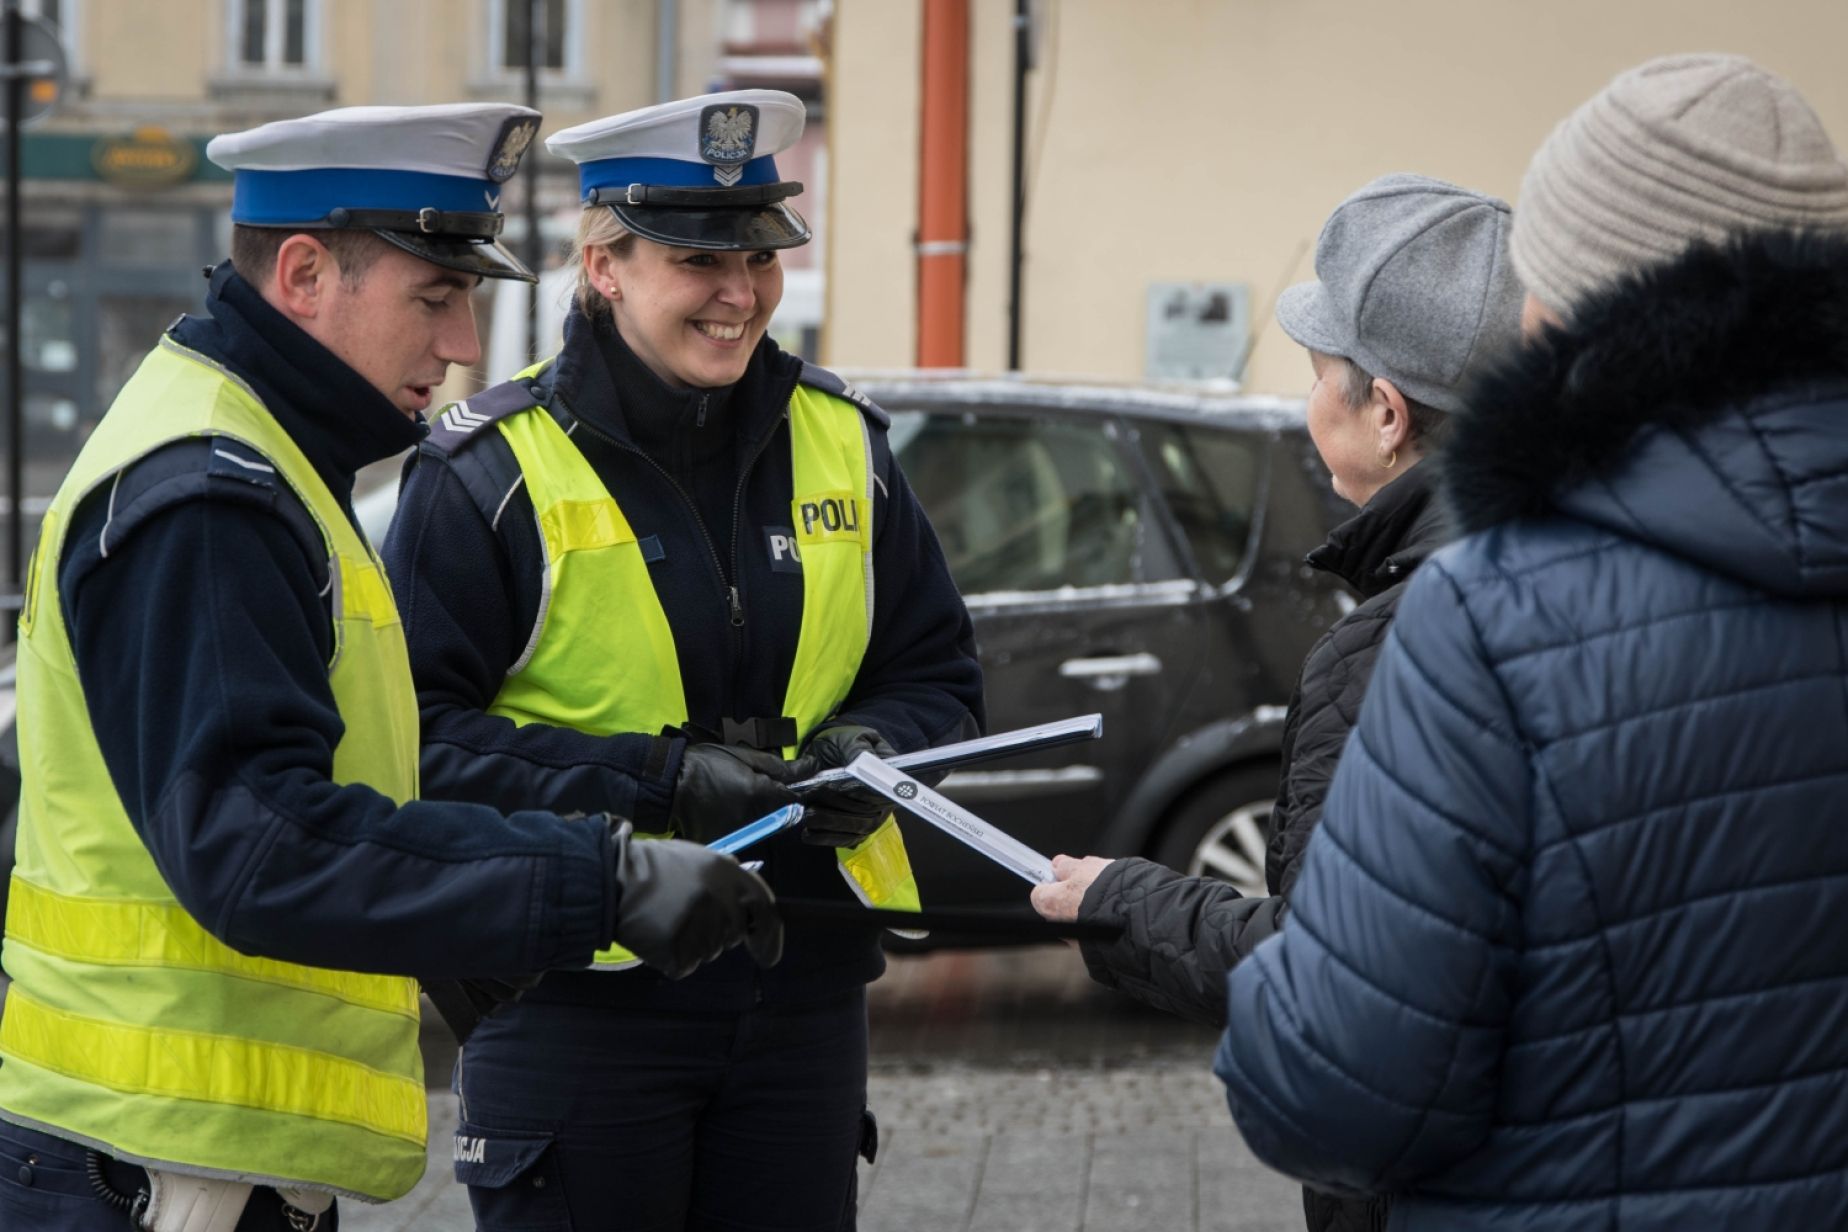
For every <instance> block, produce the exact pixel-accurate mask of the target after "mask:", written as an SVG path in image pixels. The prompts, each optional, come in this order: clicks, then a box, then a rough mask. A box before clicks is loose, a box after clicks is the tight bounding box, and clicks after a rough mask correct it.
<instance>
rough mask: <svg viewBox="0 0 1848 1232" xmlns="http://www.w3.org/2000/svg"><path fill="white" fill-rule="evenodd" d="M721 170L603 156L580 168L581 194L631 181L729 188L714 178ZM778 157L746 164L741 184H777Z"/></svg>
mask: <svg viewBox="0 0 1848 1232" xmlns="http://www.w3.org/2000/svg"><path fill="white" fill-rule="evenodd" d="M715 170H717V168H715V167H714V166H713V165H712V164H711V163H689V162H683V161H682V160H680V159H678V158H603V159H599V160H597V161H596V162H590V163H583V164H581V165H580V166H579V167H578V187H579V189H581V190H582V191H581V192H580V194H579V195H580V196H585V197H588V196H589V195H590V190H591V189H593V188H627V187H628V186H629V185H631V184H656V185H659V186H660V187H662V188H729V187H735V186H734V185H727V184H721V183H719V182H718V181H717V180H715V179H713V178H712V173H713V172H714V171H715ZM776 179H777V177H776V159H774V158H772V157H771V156H770V155H768V154H766V155H764V156H763V157H762V158H753V159H752V160H751V161H750V162H748V163H746V164H744V174H743V175H741V176H739V177H738V184H774V183H776Z"/></svg>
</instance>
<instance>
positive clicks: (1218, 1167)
mask: <svg viewBox="0 0 1848 1232" xmlns="http://www.w3.org/2000/svg"><path fill="white" fill-rule="evenodd" d="M1194 1160H1195V1165H1194V1174H1195V1176H1196V1177H1197V1178H1198V1193H1199V1211H1200V1218H1199V1225H1198V1226H1199V1229H1200V1232H1299V1230H1300V1229H1301V1228H1302V1226H1303V1214H1302V1210H1303V1206H1302V1202H1303V1199H1302V1190H1301V1188H1299V1187H1298V1186H1297V1184H1296V1182H1295V1181H1292V1180H1291V1179H1290V1178H1289V1177H1287V1176H1283V1175H1281V1174H1279V1173H1276V1172H1272V1171H1271V1170H1270V1169H1269V1168H1266V1167H1265V1166H1264V1165H1263V1164H1261V1163H1259V1162H1258V1161H1257V1159H1256V1158H1255V1157H1254V1156H1253V1155H1252V1153H1251V1151H1250V1150H1249V1149H1248V1148H1247V1147H1246V1146H1245V1143H1244V1140H1243V1139H1242V1138H1240V1137H1239V1136H1238V1131H1237V1130H1236V1129H1233V1128H1232V1127H1231V1126H1230V1125H1226V1126H1224V1127H1222V1128H1219V1129H1203V1130H1201V1131H1200V1132H1199V1133H1197V1134H1195V1135H1194Z"/></svg>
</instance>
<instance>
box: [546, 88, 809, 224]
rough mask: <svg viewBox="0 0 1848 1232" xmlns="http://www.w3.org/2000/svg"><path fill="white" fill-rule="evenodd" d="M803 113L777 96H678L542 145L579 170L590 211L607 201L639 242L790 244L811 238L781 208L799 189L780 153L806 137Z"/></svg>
mask: <svg viewBox="0 0 1848 1232" xmlns="http://www.w3.org/2000/svg"><path fill="white" fill-rule="evenodd" d="M806 119H807V109H806V108H805V107H804V106H803V105H802V100H801V99H799V98H797V97H796V96H795V95H793V94H787V93H785V92H783V91H782V90H732V91H729V92H727V93H724V94H704V95H700V96H698V97H696V98H683V99H679V100H677V101H675V102H671V103H662V104H660V105H659V106H655V107H644V108H642V109H641V110H639V111H625V112H624V113H622V114H621V115H615V116H607V117H605V118H604V119H601V120H592V121H591V122H590V123H588V124H580V125H578V126H577V127H576V128H567V129H565V130H564V131H563V132H559V133H554V134H553V135H552V136H551V137H550V138H549V139H547V141H546V143H545V148H546V149H548V150H550V151H551V152H552V153H554V154H557V155H559V156H560V157H561V158H568V159H570V160H571V161H572V162H574V163H576V164H577V165H578V185H579V188H580V190H581V194H582V196H583V200H584V204H585V206H586V207H590V206H598V205H605V206H608V207H609V208H610V209H611V210H613V211H614V212H615V214H616V217H617V218H618V219H619V220H620V221H621V222H622V224H623V225H624V226H625V227H627V228H628V229H629V230H631V231H633V232H635V233H636V234H637V235H640V236H642V237H643V238H645V239H651V240H655V241H656V242H658V243H662V244H678V245H681V246H683V247H687V248H713V249H751V250H756V249H763V248H794V247H795V246H796V245H798V244H806V243H808V240H809V229H808V224H807V223H806V222H804V221H803V220H802V215H800V214H798V213H796V211H795V210H794V209H792V208H791V207H789V206H788V205H786V204H784V202H785V200H786V199H787V198H789V197H793V196H795V195H796V194H797V193H800V192H801V191H802V185H801V184H799V183H796V182H794V181H789V180H783V179H781V178H779V177H778V175H777V170H776V155H778V154H780V153H782V152H783V151H784V150H787V149H788V148H789V147H790V146H792V145H794V144H795V143H796V142H797V141H798V140H800V139H801V137H802V126H803V123H804V122H805V120H806Z"/></svg>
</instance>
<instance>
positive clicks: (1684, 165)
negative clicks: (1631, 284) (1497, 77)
mask: <svg viewBox="0 0 1848 1232" xmlns="http://www.w3.org/2000/svg"><path fill="white" fill-rule="evenodd" d="M1770 228H1821V229H1834V230H1843V229H1848V166H1845V165H1844V164H1843V163H1842V160H1841V158H1840V157H1839V156H1838V155H1837V154H1836V152H1835V146H1834V145H1833V144H1832V143H1831V142H1830V140H1829V135H1828V134H1827V133H1826V132H1824V131H1823V128H1822V121H1820V120H1819V119H1817V118H1816V113H1815V112H1814V111H1812V110H1810V106H1809V104H1808V103H1806V102H1804V101H1803V96H1802V95H1800V94H1798V93H1797V91H1796V89H1795V88H1794V87H1793V86H1791V84H1790V83H1789V82H1787V81H1785V80H1784V79H1783V78H1781V77H1777V76H1774V75H1772V74H1771V73H1767V72H1766V71H1765V70H1764V69H1761V68H1759V67H1758V66H1757V65H1755V64H1753V63H1752V62H1751V61H1750V60H1747V59H1745V58H1744V57H1743V56H1726V55H1687V56H1666V57H1664V58H1662V59H1660V60H1651V61H1650V62H1649V63H1647V64H1644V65H1641V66H1639V67H1637V68H1633V69H1631V70H1629V71H1628V72H1626V73H1623V74H1621V75H1620V76H1619V77H1618V78H1617V79H1616V80H1615V81H1613V82H1611V84H1610V85H1608V86H1606V87H1605V88H1604V89H1603V90H1601V91H1600V92H1599V93H1598V94H1597V95H1596V96H1594V97H1593V98H1592V99H1591V101H1589V102H1587V103H1586V104H1584V105H1583V106H1582V107H1580V108H1579V109H1578V110H1577V111H1574V112H1573V113H1572V114H1571V115H1569V116H1567V117H1566V119H1565V120H1564V121H1563V122H1562V123H1561V124H1560V125H1559V127H1557V128H1555V129H1554V130H1553V133H1552V135H1551V136H1549V137H1548V138H1547V139H1546V142H1545V144H1543V145H1542V146H1541V147H1540V150H1539V152H1538V153H1536V154H1535V155H1534V160H1533V162H1532V164H1531V165H1529V167H1528V168H1527V178H1526V180H1524V181H1523V182H1522V184H1521V198H1520V201H1519V202H1518V203H1517V204H1516V207H1515V211H1514V228H1513V231H1512V233H1511V235H1510V237H1509V246H1510V255H1511V257H1512V259H1513V261H1514V270H1515V273H1516V275H1517V276H1519V278H1520V279H1521V282H1522V284H1523V285H1524V286H1525V287H1526V288H1527V290H1528V291H1530V292H1532V293H1533V294H1534V295H1535V296H1536V297H1537V298H1538V299H1539V300H1540V301H1541V302H1542V303H1543V304H1545V305H1546V306H1547V307H1549V308H1551V309H1553V311H1555V312H1557V313H1559V314H1561V315H1562V316H1570V315H1571V312H1572V309H1573V307H1574V305H1576V304H1577V303H1579V302H1580V301H1581V300H1583V299H1584V298H1585V297H1586V296H1587V295H1589V294H1591V293H1592V292H1594V291H1596V290H1598V289H1599V288H1601V287H1604V286H1607V285H1609V284H1610V283H1612V282H1614V281H1616V280H1617V279H1619V278H1621V277H1623V276H1624V275H1626V274H1629V273H1632V272H1634V271H1635V270H1637V269H1639V268H1641V267H1643V266H1647V265H1653V264H1656V263H1658V262H1661V261H1666V260H1669V259H1671V258H1673V257H1676V256H1678V255H1680V254H1681V253H1682V252H1683V251H1685V250H1686V249H1687V248H1688V247H1689V246H1690V245H1692V244H1694V243H1696V242H1697V241H1700V240H1717V239H1721V238H1723V237H1725V236H1727V235H1730V234H1737V233H1739V232H1742V231H1751V230H1758V229H1770Z"/></svg>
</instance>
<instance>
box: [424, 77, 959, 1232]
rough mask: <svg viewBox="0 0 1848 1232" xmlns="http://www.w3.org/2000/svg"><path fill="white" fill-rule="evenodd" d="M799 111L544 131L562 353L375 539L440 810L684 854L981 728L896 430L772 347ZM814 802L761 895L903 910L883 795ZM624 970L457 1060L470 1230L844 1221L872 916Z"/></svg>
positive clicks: (771, 106)
mask: <svg viewBox="0 0 1848 1232" xmlns="http://www.w3.org/2000/svg"><path fill="white" fill-rule="evenodd" d="M803 118H804V116H803V108H802V104H801V102H800V101H799V100H797V99H796V98H794V97H793V96H791V95H788V94H784V93H781V92H778V91H766V90H748V91H739V92H734V93H729V94H722V95H711V96H707V97H703V98H693V99H686V100H682V101H679V102H674V103H667V104H663V105H661V106H658V107H651V108H647V109H645V110H641V111H636V112H630V113H628V114H625V115H620V116H615V117H612V118H609V119H605V120H599V121H596V122H594V123H591V124H586V125H582V126H580V127H578V128H575V129H571V130H568V131H566V132H562V133H559V134H557V135H556V136H554V137H553V138H552V139H551V141H550V142H549V143H548V147H549V148H550V149H551V150H552V151H553V152H554V153H557V154H561V155H564V156H566V157H569V158H571V159H572V160H573V161H575V162H577V163H578V164H579V168H580V175H581V182H582V189H583V195H584V200H585V213H584V216H583V220H582V224H581V226H580V229H579V236H578V245H577V251H578V257H579V260H580V277H579V282H578V288H577V294H576V300H575V303H574V305H573V307H572V310H571V313H570V315H569V319H568V321H567V323H566V328H565V343H564V347H563V349H562V350H561V351H560V353H559V354H558V356H557V357H556V358H555V359H554V360H551V361H548V362H546V363H543V364H540V365H537V366H536V367H535V368H533V369H531V370H529V371H527V372H525V373H522V374H520V376H519V377H518V378H516V379H515V380H514V381H511V382H509V383H507V384H504V385H501V386H496V387H494V388H492V389H489V390H487V391H485V392H484V393H482V394H481V395H478V396H477V397H475V398H471V399H469V400H468V401H467V402H466V403H460V404H457V405H456V406H454V407H451V408H449V409H448V410H446V411H445V412H444V413H442V414H441V415H439V416H438V417H437V420H436V423H435V425H434V430H433V432H432V434H431V438H430V441H429V442H428V443H427V444H426V445H425V446H424V447H423V448H422V450H421V451H420V455H419V457H418V459H417V461H416V463H415V465H414V466H413V468H412V469H411V471H410V473H409V475H408V478H407V480H406V483H405V487H404V492H403V497H402V502H401V505H400V509H399V513H398V519H397V522H396V523H395V524H394V526H393V528H392V534H391V538H390V540H389V542H388V546H387V559H388V565H389V568H390V570H391V573H392V578H393V582H394V584H395V585H396V586H397V587H398V591H399V594H400V595H402V596H404V604H405V617H406V623H407V626H408V631H409V637H410V642H411V658H412V667H413V671H414V673H415V675H416V678H417V685H418V691H419V697H420V700H421V703H422V707H423V721H424V754H423V771H424V782H425V788H426V790H427V791H428V792H430V793H431V794H434V795H446V796H456V797H462V798H467V799H474V800H481V801H500V802H508V801H518V802H520V803H521V804H523V805H526V806H528V807H532V806H535V805H540V804H543V805H545V806H547V807H553V808H557V809H561V810H571V809H583V810H585V811H592V810H615V811H618V812H622V813H625V814H626V815H629V816H632V817H634V818H635V820H636V828H637V829H638V831H652V832H654V833H673V834H676V835H679V836H681V837H685V838H693V839H698V840H701V841H709V840H711V839H713V838H716V837H718V836H719V835H721V834H724V833H726V832H728V831H730V830H732V829H735V828H736V827H738V826H740V825H742V824H744V823H745V822H747V821H749V820H751V819H753V818H755V817H757V816H759V815H761V814H763V813H765V812H767V811H769V810H770V809H772V808H775V807H777V806H779V805H781V804H783V803H786V802H788V801H790V800H792V799H793V798H794V797H793V796H792V795H791V794H790V793H789V791H788V789H787V787H786V786H785V783H786V782H788V781H791V780H792V779H793V778H794V777H796V776H797V775H800V774H806V773H808V772H809V771H810V770H812V769H813V768H816V767H818V766H826V765H837V764H844V763H845V762H846V761H849V760H851V759H852V757H853V756H855V755H856V754H857V753H859V752H860V751H862V750H866V749H872V750H875V751H889V750H890V749H892V748H898V749H909V748H920V747H924V746H926V745H929V744H932V743H940V742H942V741H945V740H949V739H956V738H962V737H964V736H966V735H970V734H973V732H974V731H975V730H976V729H977V728H978V726H979V722H980V715H981V676H980V669H979V667H978V666H977V664H976V661H975V657H974V651H973V638H972V632H971V628H970V624H969V618H968V614H967V612H966V611H965V610H964V608H963V605H962V601H961V599H960V598H959V597H958V595H957V594H956V591H955V589H954V586H953V585H952V583H951V581H950V578H949V574H948V572H947V570H946V568H945V565H944V561H943V557H942V554H941V552H940V550H939V548H938V546H937V542H936V538H935V536H934V535H933V533H932V532H931V529H930V526H929V523H928V522H927V521H926V520H925V517H924V514H923V512H922V511H921V510H920V509H919V507H918V505H917V502H916V500H915V498H914V497H913V496H912V493H911V491H910V488H909V487H908V486H907V484H906V482H905V479H904V476H903V475H902V474H901V473H900V471H899V469H898V467H897V465H896V464H895V463H894V461H893V460H892V457H891V454H890V451H889V448H888V445H887V442H886V437H885V426H886V418H885V416H884V414H883V413H882V412H881V411H879V410H878V409H877V408H876V407H873V406H872V405H871V404H870V403H868V402H867V401H866V400H865V399H864V398H863V397H861V396H860V395H859V394H857V393H856V392H855V391H853V390H851V389H850V388H849V387H847V386H846V385H844V384H843V383H842V382H841V381H840V380H839V378H837V377H835V376H833V375H832V374H830V373H827V372H824V371H821V370H820V369H816V368H813V367H811V366H809V365H806V364H804V363H802V362H801V361H800V360H798V359H795V358H793V357H791V356H789V355H786V354H784V353H783V352H782V351H780V350H779V349H778V348H777V346H776V344H775V343H773V342H772V341H771V340H770V339H769V338H768V337H767V335H766V329H767V326H768V325H769V322H770V317H771V314H772V313H773V312H774V311H775V310H776V307H777V303H778V300H779V299H780V298H781V295H782V284H783V276H782V268H781V265H780V263H779V261H778V256H777V250H779V249H782V248H789V247H793V246H795V245H799V244H802V243H805V242H807V240H808V238H809V231H808V228H807V226H806V224H805V223H804V222H803V220H802V218H801V216H800V215H798V214H797V213H796V211H795V210H793V209H792V208H790V207H789V205H787V204H786V199H787V198H789V197H791V196H793V195H795V194H796V193H798V192H800V191H801V185H800V184H796V183H790V182H785V181H782V180H780V179H779V178H778V176H777V172H776V167H775V162H774V158H773V156H774V155H775V154H776V153H777V152H778V151H781V150H784V149H787V148H788V147H789V146H790V145H792V144H794V143H795V141H796V140H797V139H798V138H799V137H800V136H801V132H802V125H803ZM798 755H800V760H797V761H795V762H793V764H791V763H786V760H785V759H789V758H797V757H798ZM804 803H805V804H807V805H809V806H810V813H809V815H808V817H807V819H806V820H805V822H804V825H803V830H802V833H801V834H800V835H797V834H788V835H785V836H783V837H781V838H779V839H777V840H774V841H772V842H770V843H768V844H766V845H765V846H764V847H762V848H761V849H760V851H761V856H762V858H763V860H764V863H765V875H766V877H767V878H768V879H769V880H770V881H771V883H772V885H773V886H775V887H776V888H777V889H778V890H779V891H780V892H781V893H782V894H784V895H797V896H800V895H816V894H830V895H833V896H837V897H844V896H845V895H846V894H847V892H848V890H849V889H852V890H853V891H854V892H855V893H857V894H858V896H859V897H860V898H861V899H862V900H864V901H868V902H872V903H875V904H881V905H893V906H905V905H911V906H915V905H916V903H917V894H916V887H915V884H914V883H913V882H912V880H911V877H910V871H909V867H908V865H907V864H906V861H905V857H904V850H903V844H902V843H901V842H900V841H899V839H898V833H897V828H896V826H895V825H894V824H892V823H891V822H890V821H889V820H888V818H887V817H886V814H885V810H884V809H883V808H882V807H880V806H878V805H877V804H876V803H875V802H873V801H871V800H870V799H868V798H866V797H863V796H858V795H855V794H850V793H837V794H834V795H832V796H831V797H828V798H824V799H820V800H817V799H813V798H805V800H804ZM628 957H629V956H628V955H627V954H626V953H624V952H621V951H607V952H605V953H604V954H601V955H599V964H598V965H599V966H600V967H605V968H617V970H613V971H612V970H599V971H585V972H581V973H568V974H566V973H561V974H559V975H558V976H556V977H555V978H550V979H548V980H547V981H546V982H545V983H544V984H543V985H541V986H540V987H538V988H537V989H535V990H533V991H532V992H531V993H529V994H528V995H527V996H526V998H525V999H524V1000H523V1001H521V1002H520V1003H519V1004H518V1005H516V1006H512V1007H509V1008H508V1010H507V1011H506V1012H505V1013H503V1014H501V1015H498V1016H496V1017H494V1018H492V1019H490V1020H489V1021H487V1022H486V1023H484V1024H483V1025H482V1026H481V1028H480V1030H479V1031H478V1032H477V1033H476V1034H475V1035H474V1037H473V1038H472V1039H471V1040H470V1042H469V1043H468V1046H467V1048H466V1050H465V1053H464V1059H463V1061H462V1062H461V1064H460V1066H459V1073H458V1087H459V1090H460V1093H461V1097H462V1102H463V1124H462V1128H461V1129H460V1131H459V1133H460V1140H459V1145H458V1153H457V1176H458V1179H460V1180H462V1181H464V1182H465V1183H467V1184H468V1185H469V1186H470V1197H471V1201H472V1202H473V1204H474V1208H475V1212H476V1217H477V1219H478V1220H479V1221H480V1223H481V1226H483V1227H484V1228H497V1227H501V1226H512V1225H513V1224H514V1223H518V1225H519V1226H520V1227H523V1228H524V1227H540V1226H557V1227H566V1226H570V1225H572V1224H575V1226H577V1227H580V1228H583V1227H612V1226H622V1227H635V1228H649V1229H654V1228H679V1227H683V1226H698V1227H701V1228H753V1229H757V1228H802V1229H815V1228H834V1227H851V1226H852V1223H853V1176H854V1157H855V1154H856V1150H858V1149H867V1150H870V1148H871V1141H870V1138H871V1133H870V1118H867V1117H866V1116H865V1115H864V1103H865V1084H866V1077H865V1059H866V1016H865V984H866V983H867V982H868V981H869V980H871V979H873V978H875V977H877V976H878V974H879V973H880V971H881V970H882V969H883V959H882V957H881V954H880V951H879V946H878V941H877V935H876V933H874V932H871V931H866V930H850V931H838V930H837V931H821V930H813V929H811V930H803V929H799V928H797V929H791V930H790V931H789V933H788V938H787V944H786V948H785V958H784V961H783V962H782V964H781V965H780V966H779V967H777V968H775V969H773V970H771V971H768V972H760V971H758V970H756V969H754V968H752V967H751V966H750V965H749V964H748V963H745V962H735V961H730V960H726V961H721V962H718V963H715V964H712V965H711V966H710V967H709V968H708V969H707V972H708V973H706V974H702V975H701V976H699V977H698V978H694V979H688V980H685V981H681V982H671V981H668V980H666V979H663V978H662V977H660V976H658V975H656V974H653V973H651V972H647V971H641V970H621V969H620V968H622V967H624V966H625V965H627V960H628Z"/></svg>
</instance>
